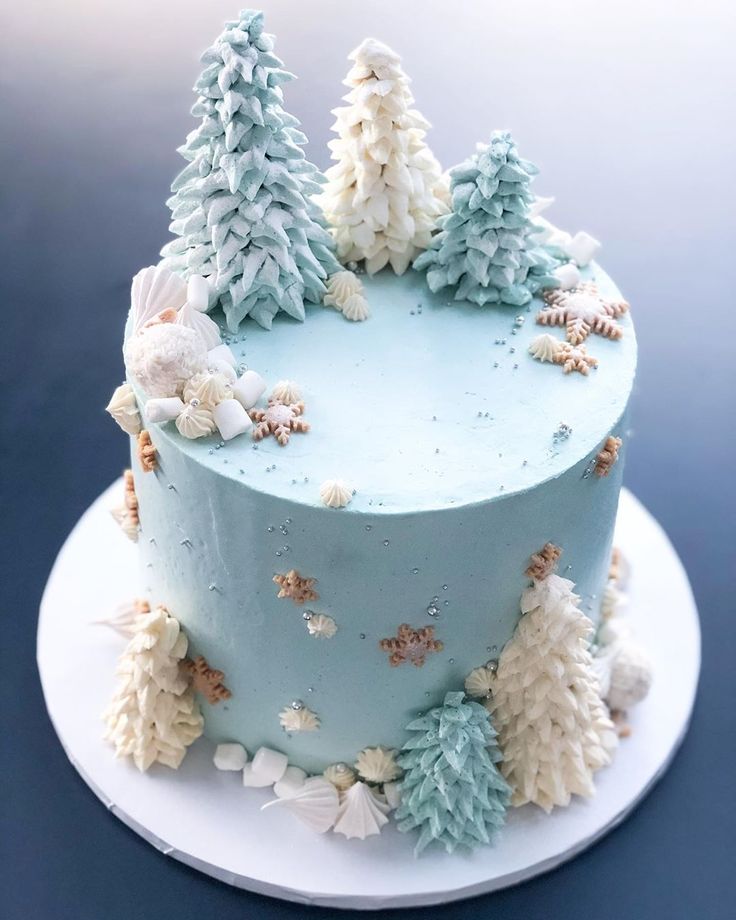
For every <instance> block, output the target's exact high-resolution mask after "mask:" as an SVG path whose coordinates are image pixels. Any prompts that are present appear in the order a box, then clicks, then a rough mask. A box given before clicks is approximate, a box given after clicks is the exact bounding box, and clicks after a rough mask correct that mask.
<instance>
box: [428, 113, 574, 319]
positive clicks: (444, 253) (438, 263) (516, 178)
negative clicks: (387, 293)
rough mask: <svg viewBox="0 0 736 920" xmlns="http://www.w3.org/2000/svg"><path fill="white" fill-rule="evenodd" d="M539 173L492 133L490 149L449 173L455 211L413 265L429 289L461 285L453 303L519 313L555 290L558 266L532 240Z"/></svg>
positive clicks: (505, 137)
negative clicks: (506, 308) (533, 187)
mask: <svg viewBox="0 0 736 920" xmlns="http://www.w3.org/2000/svg"><path fill="white" fill-rule="evenodd" d="M537 172H538V170H537V167H536V166H534V164H533V163H530V162H529V161H528V160H522V159H521V158H520V157H519V155H518V153H517V150H516V144H515V143H514V140H513V138H512V137H511V135H510V134H509V133H508V132H507V131H495V132H494V133H493V135H492V136H491V142H490V144H489V145H488V146H487V147H484V148H483V149H481V150H479V151H478V152H477V153H475V154H473V156H472V157H470V159H468V160H466V161H465V162H464V163H461V164H460V165H459V166H455V167H454V168H453V169H451V170H450V191H451V195H452V205H451V213H450V214H448V215H446V216H444V217H441V218H440V220H439V226H440V232H439V233H437V234H436V236H435V237H434V238H433V240H432V245H431V247H430V248H429V249H427V250H426V251H425V252H423V253H421V254H420V255H419V256H417V258H416V260H415V261H414V268H416V269H420V270H424V269H426V271H427V284H428V285H429V287H430V289H431V290H432V291H439V290H441V289H442V288H445V287H455V286H456V287H457V289H456V291H455V300H465V301H471V302H472V303H476V304H478V305H479V306H485V305H486V304H495V303H497V304H507V305H509V306H514V307H520V306H523V305H524V304H526V303H528V302H529V301H530V300H531V299H532V296H533V295H534V294H535V293H536V292H537V291H538V290H539V289H540V288H543V287H556V286H557V284H558V282H557V279H556V278H555V277H554V275H553V274H552V270H553V268H554V267H555V265H556V262H555V260H554V259H553V258H552V257H551V255H550V254H549V253H547V252H545V251H544V250H543V249H542V248H541V247H540V246H538V245H536V244H535V243H534V241H533V234H534V233H535V232H539V231H538V228H537V227H536V226H535V224H534V223H533V221H532V219H531V216H530V206H531V203H532V202H533V201H534V194H533V193H532V191H531V189H530V184H531V179H532V177H533V176H535V175H536V174H537Z"/></svg>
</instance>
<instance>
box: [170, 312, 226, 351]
mask: <svg viewBox="0 0 736 920" xmlns="http://www.w3.org/2000/svg"><path fill="white" fill-rule="evenodd" d="M176 322H177V323H178V324H179V325H180V326H186V327H187V329H193V330H194V332H196V333H197V335H198V336H199V337H200V339H201V340H202V342H203V343H204V347H205V348H206V349H207V350H208V351H210V350H211V349H214V348H217V347H218V346H219V345H220V344H221V343H222V336H221V335H220V327H219V326H218V325H217V323H216V322H215V321H214V320H213V319H210V317H209V316H207V314H206V313H200V312H199V311H198V310H195V309H194V307H193V306H192V305H191V304H190V303H189V302H187V303H185V304H184V306H183V307H182V308H181V309H180V310H179V311H178V313H177V314H176Z"/></svg>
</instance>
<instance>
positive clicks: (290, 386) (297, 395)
mask: <svg viewBox="0 0 736 920" xmlns="http://www.w3.org/2000/svg"><path fill="white" fill-rule="evenodd" d="M301 398H302V394H301V391H300V390H299V387H298V386H297V385H296V384H295V383H294V381H293V380H279V382H278V383H277V384H276V385H275V386H274V388H273V390H272V391H271V399H275V400H276V402H280V403H284V405H286V406H290V405H291V404H292V403H295V402H299V400H300V399H301Z"/></svg>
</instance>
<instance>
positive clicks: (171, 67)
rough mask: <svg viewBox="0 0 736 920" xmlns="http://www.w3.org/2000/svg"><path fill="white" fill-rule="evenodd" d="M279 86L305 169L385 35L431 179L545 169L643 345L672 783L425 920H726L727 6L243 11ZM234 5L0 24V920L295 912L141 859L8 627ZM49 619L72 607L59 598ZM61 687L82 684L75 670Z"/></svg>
mask: <svg viewBox="0 0 736 920" xmlns="http://www.w3.org/2000/svg"><path fill="white" fill-rule="evenodd" d="M263 6H264V8H265V9H266V12H267V26H268V28H269V30H270V31H273V32H275V33H276V34H277V35H278V44H277V51H278V52H279V53H280V55H281V56H282V58H283V59H284V60H285V62H286V66H287V67H288V68H289V69H291V70H293V71H295V72H297V73H298V74H299V75H300V76H301V78H302V79H301V80H300V81H299V82H297V83H295V84H292V85H290V86H289V87H287V108H289V109H290V110H291V111H292V112H294V113H295V114H296V115H297V116H299V117H300V118H301V119H302V121H303V122H304V126H305V130H306V131H307V133H308V134H309V136H310V138H311V145H310V148H309V154H310V156H311V158H312V159H313V160H315V161H316V162H317V163H319V165H321V166H326V165H327V157H326V149H325V143H326V140H327V138H328V135H329V127H330V124H331V121H332V119H331V116H330V112H329V110H330V109H331V108H332V107H334V106H335V105H337V104H338V101H339V97H340V95H341V90H342V87H341V86H340V80H341V79H342V78H343V76H344V74H345V72H346V70H347V62H346V60H345V58H346V55H347V53H348V52H349V51H350V50H351V49H352V48H353V47H354V46H355V45H356V44H357V43H358V42H359V41H360V40H361V39H362V38H363V37H364V36H365V35H367V34H374V35H375V36H376V37H378V38H381V39H383V40H384V41H386V42H388V43H389V44H391V45H393V46H394V47H395V48H396V49H397V50H398V51H399V52H400V53H401V54H402V55H403V57H404V63H405V67H406V69H407V71H408V72H409V74H410V75H411V76H412V77H413V80H414V91H415V95H416V97H417V104H418V107H419V108H420V109H421V110H422V111H423V112H424V114H425V115H426V116H427V117H428V118H429V119H430V121H431V122H432V123H433V124H434V125H435V128H434V130H433V131H432V132H431V134H430V143H431V145H432V147H433V149H434V151H435V153H436V154H437V155H438V157H439V158H440V160H441V161H442V162H443V163H444V164H445V165H450V164H452V163H453V162H455V161H457V160H459V159H461V158H462V157H464V156H466V155H467V154H468V153H469V152H470V151H471V149H472V147H473V145H474V143H475V142H476V141H477V140H481V139H484V138H487V136H488V134H489V133H490V131H491V130H492V129H493V128H498V127H509V128H511V129H513V131H514V133H515V135H516V138H517V140H518V142H519V146H520V149H521V151H522V154H523V155H526V156H528V157H529V158H530V159H532V160H534V161H536V162H537V163H538V165H539V166H540V167H541V168H542V174H541V176H540V178H539V180H538V182H537V186H536V187H537V190H538V191H539V193H540V194H554V195H555V196H556V197H557V203H556V205H555V206H554V209H553V211H551V212H550V216H551V217H552V219H553V220H554V221H555V222H556V223H558V224H559V225H560V226H562V227H564V228H567V229H570V230H573V231H574V230H577V229H586V230H589V231H590V232H592V233H593V234H594V235H596V236H597V237H599V238H600V239H601V240H603V242H604V250H603V252H602V258H601V261H602V262H603V264H604V265H605V267H606V269H607V270H608V271H609V272H610V273H611V274H612V275H613V277H614V278H615V279H616V280H617V281H618V283H619V285H620V286H621V288H622V289H623V291H624V293H625V294H626V296H627V297H628V298H629V300H630V301H631V303H632V306H633V312H634V318H635V322H636V325H637V332H638V335H639V339H640V344H641V355H642V361H641V371H640V375H639V378H638V384H637V393H636V403H635V416H634V427H635V434H636V439H635V441H634V443H633V444H632V446H631V450H630V451H629V461H628V467H627V475H626V480H627V483H628V485H629V486H630V487H631V488H632V489H633V491H634V492H635V493H636V494H637V495H638V496H639V498H641V499H642V500H643V501H644V503H645V504H646V505H647V506H648V507H649V508H650V510H651V511H653V512H654V514H655V515H656V516H657V517H658V519H659V520H660V521H661V522H662V524H663V525H664V526H665V528H666V529H667V531H668V532H669V534H670V536H671V537H672V540H673V542H674V543H675V546H676V547H677V549H678V551H679V552H680V554H681V555H682V557H683V559H684V561H685V563H686V565H687V567H688V570H689V572H690V576H691V578H692V582H693V587H694V590H695V594H696V597H697V600H698V602H699V605H700V611H701V616H702V622H703V629H704V670H703V676H702V680H701V687H700V695H699V699H698V703H697V706H696V710H695V717H694V722H693V726H692V729H691V731H690V734H689V736H688V738H687V740H686V742H685V744H684V747H683V749H682V751H681V753H680V755H679V757H678V758H677V760H676V762H675V763H674V765H673V767H672V768H671V770H670V772H669V774H668V775H667V776H666V777H665V779H664V780H663V781H662V782H661V783H660V785H659V786H658V787H657V788H656V789H655V791H654V792H653V793H652V794H651V795H650V796H649V798H648V799H647V800H646V801H645V802H644V803H643V804H642V805H641V807H640V808H639V809H638V810H637V811H636V813H635V814H634V815H633V816H632V817H631V818H630V819H629V820H628V821H627V822H626V823H625V824H624V825H623V826H622V827H621V828H619V829H618V830H616V831H615V832H614V833H613V834H611V835H610V836H609V837H608V838H606V839H605V840H604V841H603V842H601V843H599V844H598V845H597V846H596V847H595V848H594V849H593V850H591V851H589V852H588V853H586V854H584V855H583V856H581V857H579V858H578V859H577V860H575V861H574V862H573V863H571V864H569V865H568V866H566V867H564V868H562V869H560V870H558V871H556V872H554V873H552V874H551V875H549V876H546V877H543V878H540V879H538V880H535V881H533V882H530V883H528V884H526V885H524V886H522V887H520V888H517V889H514V890H511V891H507V892H503V893H500V894H497V895H493V896H489V897H487V898H483V899H481V900H479V901H475V902H469V903H466V904H460V905H454V906H450V907H447V908H443V909H441V910H440V909H436V910H434V911H430V910H428V911H427V912H426V913H427V914H428V915H433V914H434V915H440V914H441V915H442V916H443V917H448V918H454V917H471V916H472V917H477V916H478V915H480V916H490V915H492V916H494V917H495V918H513V917H522V916H523V917H525V918H537V917H539V918H545V920H549V918H555V917H570V916H572V917H583V916H584V917H586V918H594V920H595V918H608V917H611V918H620V917H627V918H628V917H635V918H640V917H644V918H650V917H651V918H654V917H660V916H661V917H667V918H693V917H698V918H720V917H726V916H730V915H731V911H732V909H733V900H734V894H735V893H736V887H735V885H734V877H733V839H734V837H733V825H734V818H735V817H736V815H735V814H734V811H735V810H734V781H733V778H734V772H733V771H734V767H733V763H734V754H735V753H736V745H735V744H734V731H735V730H736V720H735V719H734V680H733V668H734V658H735V657H736V656H735V652H736V649H735V648H734V613H735V612H736V611H735V610H734V607H735V605H734V591H733V581H734V579H733V573H734V565H733V563H734V553H733V549H734V524H733V519H734V512H735V510H736V502H735V501H734V485H733V477H734V473H733V469H734V457H735V456H736V452H735V451H734V424H733V422H734V416H733V408H732V403H733V398H732V394H733V391H734V384H735V383H736V379H735V378H736V375H735V374H734V367H733V360H734V359H733V354H734V345H733V339H734V320H733V311H734V293H733V281H732V277H731V276H732V272H733V265H734V259H733V255H732V247H733V233H732V231H733V224H734V220H733V215H734V183H733V165H734V138H735V136H736V134H735V132H734V127H733V125H734V118H733V115H734V113H733V98H734V64H733V58H734V55H733V44H734V38H735V36H736V29H735V28H734V26H735V22H734V13H733V5H732V4H731V3H730V2H715V0H699V2H698V3H678V2H672V0H670V2H668V3H665V2H659V0H657V2H648V3H645V2H643V0H639V2H631V0H618V2H617V3H615V4H614V3H606V4H603V3H598V4H594V3H590V2H582V0H580V2H576V0H568V2H564V0H557V2H555V3H549V2H543V0H537V2H531V0H528V2H524V3H519V2H517V3H512V2H504V3H501V2H497V0H492V2H490V0H489V2H479V0H478V2H461V0H455V2H452V3H439V2H433V0H425V2H423V3H420V2H405V0H402V2H399V0H393V2H385V0H372V2H370V3H365V4H359V3H348V2H342V3H337V2H324V0H323V2H308V0H302V2H295V0H292V2H285V0H282V2H276V0H274V2H264V3H263ZM237 9H238V7H237V5H236V4H235V2H234V0H233V2H221V0H217V2H213V0H208V2H206V3H205V2H200V3H194V2H191V0H179V2H172V0H157V2H156V3H152V2H143V0H132V2H131V0H128V2H126V3H115V4H113V3H110V2H106V0H105V2H99V0H97V2H92V0H86V2H81V0H67V2H65V3H63V4H60V3H56V4H52V3H50V2H49V3H38V2H24V3H22V4H18V5H14V6H13V8H12V9H11V8H10V4H9V3H8V2H7V0H6V2H5V3H3V4H2V8H1V9H0V114H2V121H1V122H0V208H1V213H2V221H0V242H1V243H2V249H1V250H0V251H2V263H1V264H0V303H1V304H2V307H1V310H2V312H1V314H0V315H1V316H2V328H3V333H4V334H3V359H2V361H0V376H1V377H2V381H3V384H2V388H1V389H0V393H2V411H1V412H0V426H1V429H2V435H3V441H2V443H3V454H4V459H5V462H4V466H3V476H2V478H1V479H0V488H1V489H2V495H3V503H2V516H3V525H4V527H3V548H2V552H1V553H0V564H1V565H2V573H1V574H2V578H1V579H0V584H2V590H3V595H4V597H3V607H2V612H3V632H2V648H3V667H2V668H0V681H1V684H0V690H1V692H2V699H3V700H4V706H3V708H2V719H3V731H2V743H1V748H0V757H1V758H2V764H1V767H2V777H3V782H4V789H3V796H2V804H1V805H0V808H1V809H2V812H0V820H2V822H3V833H2V837H1V838H0V915H2V916H4V917H8V918H12V920H15V918H21V917H24V918H25V917H39V918H47V917H48V918H55V920H56V918H59V920H60V918H74V920H87V918H90V920H92V918H98V917H105V918H110V920H115V918H118V917H119V918H125V920H131V918H158V917H166V916H171V915H176V916H177V917H178V918H179V920H187V918H195V917H197V918H199V917H202V916H212V915H214V914H217V915H218V916H220V917H243V916H247V917H253V916H258V917H261V916H262V917H289V918H291V917H301V916H306V915H309V916H314V915H317V914H321V913H323V912H322V911H318V910H314V911H308V910H306V909H305V908H301V907H297V906H292V905H286V904H280V903H278V902H275V901H269V900H267V899H264V898H258V897H255V896H251V895H248V894H244V893H239V892H236V891H234V890H231V889H229V888H227V887H225V886H223V885H220V884H218V883H215V882H213V881H211V880H209V879H207V878H205V877H203V876H199V875H197V874H196V873H194V872H192V871H190V870H188V869H186V868H184V867H183V866H180V865H178V864H177V863H175V862H173V861H171V860H168V859H166V858H164V857H163V856H160V855H158V854H156V853H155V852H154V851H153V850H151V849H150V848H149V847H148V845H147V844H145V843H143V842H142V841H141V840H140V839H139V838H137V837H136V836H135V835H134V834H132V833H131V832H130V831H128V830H127V829H126V828H124V827H123V825H122V824H120V823H119V822H118V821H117V820H116V819H115V818H113V817H112V816H111V815H109V814H107V813H106V812H105V811H104V809H103V808H101V806H100V805H99V803H98V802H97V801H96V800H95V799H94V798H93V796H92V795H91V794H90V793H89V792H88V791H87V789H86V787H84V785H83V783H82V781H81V780H80V779H79V778H78V777H77V775H76V774H75V772H74V770H73V769H72V767H71V766H70V765H69V764H68V763H67V762H66V760H65V757H64V755H63V753H62V751H61V748H60V747H59V745H58V743H57V742H56V739H55V737H54V735H53V732H52V729H51V727H50V725H49V723H48V720H47V718H46V716H45V712H44V708H43V701H42V699H41V694H40V688H39V685H38V681H37V675H36V670H35V662H34V657H33V653H34V635H35V616H36V610H37V605H38V601H39V598H40V594H41V591H42V589H43V585H44V580H45V576H46V574H47V572H48V569H49V568H50V566H51V563H52V561H53V558H54V555H55V553H56V551H57V550H58V548H59V546H60V545H61V543H62V542H63V540H64V537H65V535H66V533H67V532H68V530H69V529H70V528H71V526H72V525H73V524H74V522H75V520H76V519H77V517H78V516H79V514H80V512H81V511H82V510H83V509H84V508H85V507H86V506H87V505H88V504H89V502H90V501H91V500H92V499H93V498H94V497H95V496H96V495H97V494H98V493H99V492H100V491H101V490H102V489H103V488H104V487H105V486H106V485H107V484H108V483H109V482H110V481H111V480H112V479H113V478H114V477H115V476H116V475H117V474H118V473H119V471H120V469H121V468H122V467H123V465H124V464H125V462H126V458H125V442H124V439H123V438H122V437H121V436H120V433H119V431H117V429H116V428H115V426H114V425H113V424H112V423H111V422H110V420H109V418H107V417H106V416H105V415H104V413H103V412H102V406H103V405H104V403H105V402H106V399H107V396H108V394H109V392H110V391H111V390H112V388H113V386H114V384H115V383H116V382H117V381H118V379H119V378H120V377H121V373H122V362H121V359H120V342H121V335H122V327H123V321H124V315H125V310H126V305H127V300H128V288H129V279H130V277H131V276H132V274H133V273H134V272H135V271H136V270H137V269H138V268H140V267H141V266H143V265H147V264H149V263H151V262H152V261H154V260H155V258H156V254H157V252H158V249H159V247H160V245H161V243H162V241H164V240H165V239H166V227H167V223H168V214H167V211H166V209H165V208H164V206H163V201H164V199H165V197H166V195H167V187H168V183H169V181H170V179H171V178H172V176H173V175H174V173H175V172H176V171H177V170H178V169H179V167H180V161H179V159H178V157H177V155H176V154H175V147H176V146H177V145H178V144H180V143H181V142H182V141H183V139H184V137H185V135H186V133H187V132H188V131H189V130H190V129H191V128H192V127H193V125H194V121H193V119H191V118H190V116H189V115H188V109H189V106H190V105H191V103H192V101H193V97H192V95H191V92H190V86H191V85H192V83H193V80H194V78H195V76H196V74H197V73H198V65H197V52H198V51H200V50H202V49H203V48H204V47H205V46H206V45H207V44H208V42H209V41H210V40H211V38H213V37H214V36H215V35H216V34H217V33H218V31H219V29H220V26H221V22H222V20H223V19H225V18H228V17H232V16H234V15H235V14H236V13H237ZM69 603H70V604H72V603H74V598H73V597H70V598H69ZM79 679H80V680H84V675H83V674H80V676H79Z"/></svg>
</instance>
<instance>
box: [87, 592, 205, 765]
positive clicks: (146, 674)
mask: <svg viewBox="0 0 736 920" xmlns="http://www.w3.org/2000/svg"><path fill="white" fill-rule="evenodd" d="M134 628H135V632H134V634H133V637H132V638H131V640H130V642H129V643H128V645H127V647H126V649H125V652H124V653H123V655H122V656H121V658H120V661H119V662H118V668H117V674H118V676H119V677H120V685H119V686H118V688H117V690H116V691H115V695H114V696H113V699H112V702H111V703H110V705H109V706H108V707H107V709H106V710H105V713H104V715H103V719H104V721H105V724H106V726H107V728H106V732H105V739H106V740H107V741H110V742H112V743H113V744H114V745H115V749H116V751H115V753H116V756H117V757H132V758H133V762H134V763H135V765H136V767H138V769H139V770H141V771H144V770H147V769H148V768H149V767H150V766H151V764H153V763H155V762H156V761H158V762H159V763H162V764H165V765H166V766H167V767H172V768H173V769H176V768H177V767H178V766H179V764H180V763H181V762H182V759H183V758H184V755H185V754H186V749H187V747H188V746H189V745H190V744H191V743H192V742H193V741H195V740H196V739H197V738H198V737H199V736H200V735H201V734H202V728H203V719H202V715H201V713H200V711H199V706H198V705H197V702H196V700H195V698H194V692H193V691H192V689H191V687H190V686H189V682H188V680H187V678H186V676H185V675H184V674H183V672H182V669H181V668H180V663H181V661H182V660H183V659H184V657H185V656H186V653H187V639H186V636H185V635H184V633H183V632H182V631H181V629H180V628H179V623H178V622H177V620H175V619H174V617H172V616H170V615H169V613H168V611H167V610H166V609H165V608H164V607H157V608H156V609H155V610H154V611H152V612H151V613H148V614H143V615H141V616H140V617H139V618H138V619H137V620H136V622H135V624H134Z"/></svg>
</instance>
